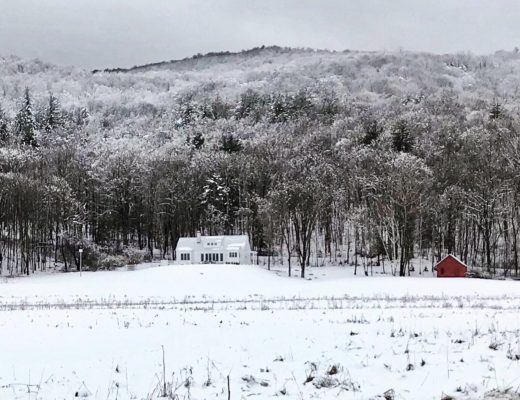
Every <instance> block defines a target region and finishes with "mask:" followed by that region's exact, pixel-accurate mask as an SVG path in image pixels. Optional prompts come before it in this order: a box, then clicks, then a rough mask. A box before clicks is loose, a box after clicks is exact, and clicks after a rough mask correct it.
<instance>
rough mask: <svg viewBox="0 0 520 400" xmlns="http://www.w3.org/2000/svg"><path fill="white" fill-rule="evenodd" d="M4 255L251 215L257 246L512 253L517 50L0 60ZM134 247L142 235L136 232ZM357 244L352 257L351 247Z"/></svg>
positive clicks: (58, 255) (208, 229)
mask: <svg viewBox="0 0 520 400" xmlns="http://www.w3.org/2000/svg"><path fill="white" fill-rule="evenodd" d="M0 85H1V86H0V89H1V92H0V260H2V268H3V272H4V273H20V272H25V273H29V272H30V271H32V270H35V269H38V268H45V266H46V265H47V264H48V263H49V262H50V261H49V260H51V259H52V260H57V261H60V262H63V261H64V262H65V263H66V266H67V267H68V265H69V264H76V265H77V263H78V260H77V254H76V250H77V248H78V246H80V245H82V246H84V247H85V248H86V249H87V250H86V253H85V256H86V262H87V264H88V265H91V266H92V267H103V266H105V265H109V264H111V263H112V264H113V263H114V260H116V259H115V258H114V256H115V255H117V254H121V253H125V254H126V256H127V258H128V259H131V258H139V257H143V255H145V254H149V255H151V254H152V253H153V252H154V250H155V252H156V253H158V252H159V251H160V252H161V253H162V254H163V255H168V254H171V253H172V250H173V249H174V247H175V243H176V240H177V238H178V237H180V236H183V235H193V234H194V233H195V232H196V231H197V230H202V231H203V232H205V233H207V234H216V233H248V234H249V235H250V236H251V238H252V240H253V244H254V246H255V248H256V249H258V250H260V251H261V252H264V253H269V254H270V253H273V252H275V251H277V252H279V253H282V252H285V253H287V252H288V251H291V252H292V253H293V254H294V255H296V256H298V258H299V262H300V264H301V265H302V266H303V265H308V264H309V262H310V254H311V252H313V253H314V254H315V251H316V249H317V250H318V252H321V253H323V254H326V255H327V257H330V258H331V259H337V258H338V257H339V256H341V257H342V258H341V260H343V261H345V258H348V260H347V261H349V262H350V261H352V260H351V258H352V257H355V259H356V262H358V257H361V258H363V259H364V260H366V259H367V258H373V257H378V259H379V258H381V257H386V258H387V259H391V260H399V266H400V271H399V272H400V273H401V274H404V273H405V272H406V269H407V268H408V266H409V260H410V259H411V258H412V257H414V256H417V255H418V254H419V253H421V254H423V255H428V256H429V257H431V258H432V259H438V258H439V257H441V256H442V255H444V254H446V253H455V254H456V255H458V256H460V257H461V258H462V259H463V260H464V261H467V262H468V263H469V264H471V265H473V266H479V267H483V268H487V269H489V270H494V269H495V268H504V269H505V270H513V271H515V272H517V271H518V263H519V261H518V254H517V253H518V244H517V239H518V223H519V222H520V220H519V214H518V202H517V196H518V193H519V178H518V162H517V161H516V160H518V155H517V153H518V152H519V149H520V147H519V139H520V132H519V129H518V128H519V115H518V105H519V104H520V101H519V89H518V88H519V87H520V86H519V85H520V55H519V54H518V51H516V50H515V51H512V52H499V53H496V54H494V55H489V56H473V55H470V54H457V55H442V56H441V55H431V54H422V53H410V52H395V53H368V52H327V51H312V50H302V49H300V50H292V49H282V48H277V47H271V48H259V49H253V50H251V51H248V52H244V53H243V54H211V55H208V56H197V57H194V58H191V59H188V60H182V61H179V62H174V63H163V64H160V65H159V66H153V65H152V66H147V67H145V68H135V69H133V70H129V71H121V72H117V71H116V72H114V71H112V72H96V73H95V74H93V73H90V72H87V71H83V70H80V69H75V68H64V67H55V66H52V65H48V64H45V63H42V62H40V61H30V62H27V61H21V60H19V59H16V58H13V57H11V58H3V59H0ZM132 249H141V251H134V250H132ZM353 254H354V256H353Z"/></svg>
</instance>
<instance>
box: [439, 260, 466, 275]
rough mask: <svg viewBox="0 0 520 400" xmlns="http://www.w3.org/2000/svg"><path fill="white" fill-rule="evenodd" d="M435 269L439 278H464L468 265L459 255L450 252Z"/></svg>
mask: <svg viewBox="0 0 520 400" xmlns="http://www.w3.org/2000/svg"><path fill="white" fill-rule="evenodd" d="M435 270H436V271H437V278H464V277H465V276H466V272H468V267H467V265H466V264H464V263H463V262H462V261H460V260H459V259H458V258H457V257H455V256H452V255H451V254H449V255H447V256H446V257H444V258H443V259H442V260H440V261H439V262H438V263H437V265H436V266H435Z"/></svg>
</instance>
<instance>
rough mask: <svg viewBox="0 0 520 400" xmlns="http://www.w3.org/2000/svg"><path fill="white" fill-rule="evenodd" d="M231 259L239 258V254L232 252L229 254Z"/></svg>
mask: <svg viewBox="0 0 520 400" xmlns="http://www.w3.org/2000/svg"><path fill="white" fill-rule="evenodd" d="M229 258H238V252H236V251H230V252H229Z"/></svg>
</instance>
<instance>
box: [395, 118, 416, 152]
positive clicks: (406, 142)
mask: <svg viewBox="0 0 520 400" xmlns="http://www.w3.org/2000/svg"><path fill="white" fill-rule="evenodd" d="M392 142H393V145H394V150H395V151H400V152H401V151H402V152H403V153H410V152H411V151H412V150H413V144H414V143H413V142H414V140H413V137H412V134H411V132H410V128H409V127H408V124H407V123H406V122H405V121H402V120H401V121H399V122H398V123H397V124H396V125H395V126H394V129H393V130H392Z"/></svg>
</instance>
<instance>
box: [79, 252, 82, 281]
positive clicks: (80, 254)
mask: <svg viewBox="0 0 520 400" xmlns="http://www.w3.org/2000/svg"><path fill="white" fill-rule="evenodd" d="M82 255H83V249H79V276H81V272H82V270H83V265H82V264H83V257H82Z"/></svg>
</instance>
